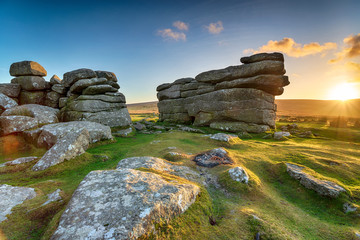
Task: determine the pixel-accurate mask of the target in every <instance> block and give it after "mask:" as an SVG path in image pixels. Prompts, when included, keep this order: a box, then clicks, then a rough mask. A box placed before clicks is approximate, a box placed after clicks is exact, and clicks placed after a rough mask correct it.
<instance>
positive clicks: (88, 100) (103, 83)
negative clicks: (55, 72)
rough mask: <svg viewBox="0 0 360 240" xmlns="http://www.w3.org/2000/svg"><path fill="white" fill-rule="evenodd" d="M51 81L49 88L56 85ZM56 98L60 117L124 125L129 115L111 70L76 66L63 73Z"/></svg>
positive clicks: (66, 119)
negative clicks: (74, 68)
mask: <svg viewBox="0 0 360 240" xmlns="http://www.w3.org/2000/svg"><path fill="white" fill-rule="evenodd" d="M57 85H58V84H55V85H53V88H55V86H56V87H58V86H57ZM60 85H61V86H62V88H63V92H66V95H67V96H66V97H64V98H60V99H59V107H60V108H62V109H61V119H62V120H63V121H91V122H97V123H101V124H104V125H106V126H109V127H128V126H130V125H131V118H130V115H129V112H128V110H127V107H126V101H125V96H124V95H123V94H122V93H120V92H118V89H119V88H120V86H119V84H118V83H117V78H116V76H115V74H114V73H112V72H106V71H93V70H91V69H86V68H82V69H78V70H74V71H71V72H67V73H65V74H64V77H63V80H62V81H61V84H60Z"/></svg>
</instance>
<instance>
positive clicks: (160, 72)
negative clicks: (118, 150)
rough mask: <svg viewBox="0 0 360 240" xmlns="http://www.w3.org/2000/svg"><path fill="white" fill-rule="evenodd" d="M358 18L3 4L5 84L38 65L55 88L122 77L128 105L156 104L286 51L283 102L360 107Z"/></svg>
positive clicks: (254, 5) (176, 6) (322, 5)
mask: <svg viewBox="0 0 360 240" xmlns="http://www.w3.org/2000/svg"><path fill="white" fill-rule="evenodd" d="M359 9H360V1H347V0H342V1H338V0H336V1H331V0H327V1H318V0H312V1H285V0H283V1H280V0H272V1H266V0H249V1H241V0H237V1H231V0H229V1H226V0H223V1H186V0H183V1H170V0H167V1H157V0H152V1H149V0H147V1H142V0H132V1H130V0H129V1H106V0H103V1H93V0H86V1H76V0H73V1H66V0H62V1H58V0H52V1H38V0H32V1H24V0H17V1H13V0H9V1H8V0H0V83H8V82H10V80H11V78H12V77H11V76H10V75H9V67H10V65H11V63H13V62H18V61H23V60H32V61H36V62H38V63H40V64H41V65H42V66H43V67H44V68H45V69H46V70H47V72H48V76H47V77H45V78H46V79H47V80H49V79H50V78H51V76H52V75H54V74H56V75H58V76H59V77H60V78H62V76H63V74H64V73H65V72H68V71H72V70H75V69H78V68H90V69H93V70H106V71H111V72H114V73H115V74H116V75H117V77H118V80H119V84H120V86H121V89H120V91H121V92H122V93H124V94H125V96H126V99H127V102H128V103H136V102H148V101H155V100H156V87H157V86H158V85H160V84H162V83H165V82H173V81H175V80H176V79H179V78H183V77H195V76H196V75H197V74H199V73H201V72H204V71H208V70H212V69H220V68H224V67H227V66H230V65H239V64H241V63H240V58H241V57H243V56H248V55H251V54H253V53H257V52H274V51H279V52H282V53H284V55H285V68H286V71H287V74H286V75H288V76H289V80H290V82H291V83H290V85H289V86H287V87H286V88H285V92H284V94H283V95H281V96H278V97H277V98H279V99H334V98H341V97H344V96H345V95H346V96H347V97H351V98H360V12H359Z"/></svg>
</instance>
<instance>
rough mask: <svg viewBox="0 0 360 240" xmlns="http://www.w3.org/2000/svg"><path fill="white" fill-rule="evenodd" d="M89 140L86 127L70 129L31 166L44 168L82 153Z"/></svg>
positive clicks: (37, 168)
mask: <svg viewBox="0 0 360 240" xmlns="http://www.w3.org/2000/svg"><path fill="white" fill-rule="evenodd" d="M89 142H90V134H89V132H88V131H87V130H86V129H79V130H77V131H71V132H69V133H67V134H66V135H65V136H64V137H62V138H60V139H58V140H57V142H56V144H55V145H54V146H52V147H51V148H50V149H49V150H48V151H47V152H46V153H45V154H44V156H43V157H42V158H41V159H40V160H39V161H38V162H37V163H36V164H35V165H34V166H33V167H32V170H33V171H41V170H45V169H47V168H49V167H51V166H54V165H57V164H59V163H62V162H64V161H65V160H71V159H72V158H74V157H76V156H79V155H81V154H83V153H84V152H85V151H86V149H87V148H88V147H89Z"/></svg>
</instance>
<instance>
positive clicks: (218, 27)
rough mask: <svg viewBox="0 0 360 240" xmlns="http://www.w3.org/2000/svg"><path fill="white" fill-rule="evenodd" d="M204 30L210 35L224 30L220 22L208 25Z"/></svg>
mask: <svg viewBox="0 0 360 240" xmlns="http://www.w3.org/2000/svg"><path fill="white" fill-rule="evenodd" d="M205 28H206V29H207V30H208V32H209V33H211V34H219V33H221V32H222V31H223V30H224V27H223V23H222V22H221V21H218V22H216V23H210V24H209V25H208V26H205Z"/></svg>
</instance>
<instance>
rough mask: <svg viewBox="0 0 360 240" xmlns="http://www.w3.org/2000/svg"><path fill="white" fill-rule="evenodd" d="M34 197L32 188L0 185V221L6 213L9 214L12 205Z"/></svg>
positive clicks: (34, 193) (4, 218)
mask: <svg viewBox="0 0 360 240" xmlns="http://www.w3.org/2000/svg"><path fill="white" fill-rule="evenodd" d="M34 197H36V192H35V190H34V189H33V188H27V187H14V186H10V185H7V184H2V185H0V222H2V221H5V220H6V219H7V217H6V215H8V214H11V209H12V208H13V207H15V206H16V205H19V204H22V203H23V202H24V201H25V200H28V199H32V198H34Z"/></svg>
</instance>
